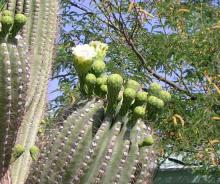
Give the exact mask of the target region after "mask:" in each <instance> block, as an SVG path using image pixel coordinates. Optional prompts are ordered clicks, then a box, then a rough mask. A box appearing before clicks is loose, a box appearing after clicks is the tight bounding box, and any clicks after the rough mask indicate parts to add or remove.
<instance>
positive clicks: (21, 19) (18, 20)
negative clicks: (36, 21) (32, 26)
mask: <svg viewBox="0 0 220 184" xmlns="http://www.w3.org/2000/svg"><path fill="white" fill-rule="evenodd" d="M26 22H27V17H26V16H25V15H24V14H21V13H18V14H16V15H15V23H16V24H21V25H24V24H25V23H26Z"/></svg>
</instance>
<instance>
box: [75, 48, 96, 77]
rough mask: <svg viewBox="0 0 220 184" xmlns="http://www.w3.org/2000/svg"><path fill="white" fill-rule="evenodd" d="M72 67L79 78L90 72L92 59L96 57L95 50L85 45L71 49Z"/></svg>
mask: <svg viewBox="0 0 220 184" xmlns="http://www.w3.org/2000/svg"><path fill="white" fill-rule="evenodd" d="M72 52H73V56H74V60H73V62H74V66H75V68H76V71H77V73H78V75H79V76H83V75H85V74H86V73H88V71H89V70H90V68H91V66H92V63H93V59H94V58H95V57H96V52H95V49H94V48H93V47H91V46H89V45H87V44H85V45H77V46H76V47H74V48H72Z"/></svg>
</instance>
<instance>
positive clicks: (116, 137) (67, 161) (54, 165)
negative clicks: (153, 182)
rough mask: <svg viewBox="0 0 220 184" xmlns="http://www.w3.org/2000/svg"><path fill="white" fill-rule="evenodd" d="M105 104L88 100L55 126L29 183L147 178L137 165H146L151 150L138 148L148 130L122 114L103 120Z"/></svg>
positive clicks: (99, 181)
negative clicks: (145, 157)
mask: <svg viewBox="0 0 220 184" xmlns="http://www.w3.org/2000/svg"><path fill="white" fill-rule="evenodd" d="M103 104H104V103H103V102H102V100H98V101H97V100H96V99H93V100H91V101H88V102H86V104H85V105H84V106H81V107H77V111H73V112H72V114H71V115H70V116H69V117H68V118H67V119H66V120H64V122H63V123H62V125H60V126H59V127H57V128H56V127H55V131H54V133H51V137H50V136H49V137H48V138H46V140H48V142H47V143H46V145H42V151H41V155H40V157H39V159H38V161H37V162H36V163H34V165H33V166H32V168H33V170H32V171H31V173H30V175H29V178H28V180H27V181H26V183H27V184H40V183H44V184H50V183H55V184H60V183H74V184H78V183H99V184H102V183H104V184H109V183H114V182H116V183H121V184H122V183H129V182H130V181H131V180H138V178H140V177H142V178H144V179H145V178H146V174H147V172H145V173H141V171H139V167H138V164H139V165H142V164H145V166H146V167H147V164H146V161H147V159H144V158H143V157H144V156H145V155H147V153H148V152H149V150H145V148H144V147H142V148H139V146H138V143H139V142H140V141H141V140H143V138H144V137H145V136H146V133H148V132H149V130H147V128H146V125H144V123H142V122H140V123H136V124H135V126H134V127H133V128H132V129H130V127H128V126H127V125H126V124H127V121H128V119H127V118H123V119H122V118H120V117H119V116H118V118H116V120H113V119H112V118H111V117H109V116H106V117H105V118H104V119H103V115H104V110H103ZM99 121H102V123H101V125H99V124H100V123H99ZM140 153H141V154H142V155H140ZM146 167H143V168H144V169H145V170H147V168H146ZM124 168H126V169H124ZM137 172H138V174H135V173H137Z"/></svg>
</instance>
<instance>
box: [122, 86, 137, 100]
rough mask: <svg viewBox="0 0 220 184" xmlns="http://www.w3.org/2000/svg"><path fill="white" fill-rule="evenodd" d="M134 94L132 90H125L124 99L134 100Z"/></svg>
mask: <svg viewBox="0 0 220 184" xmlns="http://www.w3.org/2000/svg"><path fill="white" fill-rule="evenodd" d="M135 96H136V92H135V90H134V89H132V88H126V89H125V91H124V99H129V100H134V98H135Z"/></svg>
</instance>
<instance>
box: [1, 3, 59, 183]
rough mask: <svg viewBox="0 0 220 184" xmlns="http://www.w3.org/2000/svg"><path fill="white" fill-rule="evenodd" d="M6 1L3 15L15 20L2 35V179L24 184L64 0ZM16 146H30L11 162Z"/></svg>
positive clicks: (3, 181)
mask: <svg viewBox="0 0 220 184" xmlns="http://www.w3.org/2000/svg"><path fill="white" fill-rule="evenodd" d="M6 5H7V6H6V8H7V10H4V11H3V14H4V16H10V17H11V18H12V20H13V23H14V22H15V23H14V25H13V26H12V21H11V20H10V21H9V22H10V24H8V27H7V25H6V27H5V26H4V25H3V32H4V33H5V34H6V35H10V36H9V37H7V36H6V37H1V38H0V72H1V73H0V126H1V129H0V183H12V184H14V183H15V184H17V183H19V184H20V183H24V181H25V178H26V177H27V174H28V171H29V167H30V165H31V161H32V158H31V155H30V152H29V151H30V148H31V147H32V146H33V145H34V143H35V140H36V138H37V131H38V126H39V124H40V121H41V119H42V118H43V113H44V109H45V102H46V92H47V81H48V78H49V74H50V68H51V61H52V57H53V55H52V54H53V50H54V40H55V37H56V30H57V10H58V2H57V1H56V0H8V1H7V3H6ZM15 12H16V13H15ZM4 16H3V17H4ZM25 17H27V22H26V24H25V25H24V23H25V21H26V20H25ZM11 18H10V19H11ZM14 19H15V21H14ZM7 21H8V20H7ZM7 21H6V22H7ZM1 22H4V19H3V20H2V19H1ZM4 27H5V28H4ZM6 28H7V29H6ZM14 28H16V29H17V30H16V31H15V29H14ZM13 31H14V32H13ZM15 35H17V37H16V38H15ZM14 145H24V149H25V150H24V153H23V154H22V155H21V156H20V157H18V158H16V159H14V160H13V162H11V163H10V160H11V159H13V158H12V156H13V150H14V148H13V146H14ZM9 166H10V167H9Z"/></svg>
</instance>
